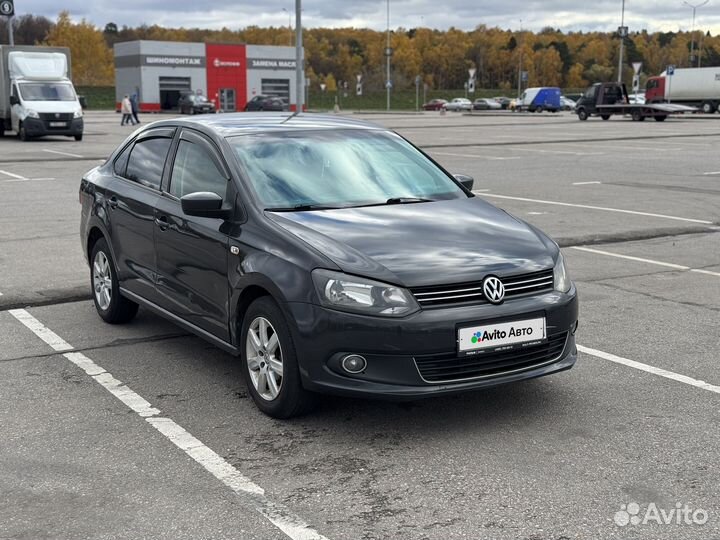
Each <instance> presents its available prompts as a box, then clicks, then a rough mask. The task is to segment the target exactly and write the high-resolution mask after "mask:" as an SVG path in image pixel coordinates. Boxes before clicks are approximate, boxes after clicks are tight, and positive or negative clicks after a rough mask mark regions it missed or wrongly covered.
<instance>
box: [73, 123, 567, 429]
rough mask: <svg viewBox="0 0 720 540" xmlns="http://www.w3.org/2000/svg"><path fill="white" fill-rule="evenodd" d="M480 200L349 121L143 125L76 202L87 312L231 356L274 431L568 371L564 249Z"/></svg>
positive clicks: (467, 181) (427, 162)
mask: <svg viewBox="0 0 720 540" xmlns="http://www.w3.org/2000/svg"><path fill="white" fill-rule="evenodd" d="M472 185H473V180H472V178H470V177H466V176H461V175H456V176H453V175H451V174H450V173H448V172H447V171H445V170H444V169H442V168H441V167H440V165H438V164H437V163H435V162H434V161H432V160H431V159H429V158H428V157H426V156H425V155H424V154H423V153H422V152H421V151H420V150H418V149H417V148H416V147H415V146H413V145H412V144H411V143H410V142H408V141H407V140H406V139H404V138H403V137H401V136H400V135H398V134H396V133H393V132H391V131H388V130H387V129H385V128H382V127H380V126H378V125H375V124H369V123H366V122H362V121H358V120H352V119H349V118H345V117H333V116H321V115H307V114H300V115H284V114H267V113H261V114H232V113H230V114H223V115H205V116H196V117H178V118H171V119H167V120H161V121H158V122H154V123H152V124H150V125H148V126H145V127H143V128H141V129H139V130H138V131H137V132H135V133H134V134H133V135H132V136H131V137H130V138H129V139H128V140H126V141H125V142H123V143H122V144H121V145H120V146H119V147H118V148H117V149H116V150H115V151H114V152H113V153H112V155H111V156H110V158H109V159H108V160H107V161H106V162H105V163H104V164H102V165H99V166H97V167H95V168H94V169H92V170H91V171H89V172H88V173H86V174H85V175H84V176H83V179H82V182H81V184H80V202H81V217H80V234H81V242H82V246H83V247H84V251H85V256H86V258H87V259H88V262H89V266H90V282H91V290H92V291H93V293H92V296H93V300H94V303H95V308H96V310H97V313H98V315H99V316H100V317H101V318H102V319H103V320H104V321H106V322H108V323H113V324H116V323H123V322H128V321H130V320H131V319H132V318H133V317H134V316H135V314H136V313H137V311H138V306H143V308H144V309H147V310H149V311H151V312H154V313H156V314H157V315H159V316H161V317H165V318H167V319H169V320H171V321H173V322H174V323H176V324H177V325H178V326H180V327H182V328H183V329H185V330H186V331H189V332H192V333H195V334H197V335H198V336H200V337H202V338H204V339H206V340H207V341H209V342H211V343H213V344H214V345H216V346H218V347H219V348H221V349H223V350H225V351H227V352H229V353H230V354H233V355H237V356H239V358H240V369H241V371H242V372H243V375H244V379H245V381H246V383H247V386H248V393H249V394H250V396H251V397H252V399H253V401H254V402H255V404H256V405H257V406H258V408H259V409H260V410H262V411H263V412H265V413H266V414H268V415H270V416H273V417H277V418H287V417H290V416H293V415H297V414H300V413H301V412H303V411H305V410H307V408H309V406H310V404H311V403H312V401H313V396H314V394H315V393H331V394H339V395H345V396H360V397H361V396H365V397H380V398H388V399H417V398H421V397H430V396H439V395H446V394H454V393H459V392H466V391H468V390H473V389H479V388H483V387H487V386H491V385H496V384H500V383H508V382H514V381H518V380H521V379H530V378H534V377H539V376H543V375H548V374H551V373H556V372H559V371H563V370H566V369H569V368H570V367H572V366H573V364H574V363H575V361H576V358H577V348H576V345H575V331H576V329H577V321H578V299H577V293H576V289H575V286H574V284H573V283H572V282H571V280H570V278H569V276H568V272H567V269H566V267H565V263H564V261H563V256H562V254H561V252H560V249H559V248H558V245H557V244H556V243H555V242H553V241H552V240H551V239H550V238H549V237H547V236H546V235H545V234H543V233H542V232H540V231H539V230H538V229H537V228H536V227H535V226H533V225H530V224H528V223H526V222H525V221H523V220H522V219H520V218H518V217H514V216H511V215H510V214H508V213H507V212H505V211H504V210H500V209H498V208H496V207H495V206H493V205H492V204H490V203H489V202H487V201H486V200H484V199H482V198H481V197H480V196H477V195H475V194H474V193H473V192H472V191H471V189H472ZM460 224H462V226H459V225H460ZM388 231H392V233H393V234H388ZM201 366H202V358H199V359H198V367H201Z"/></svg>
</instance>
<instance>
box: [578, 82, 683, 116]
mask: <svg viewBox="0 0 720 540" xmlns="http://www.w3.org/2000/svg"><path fill="white" fill-rule="evenodd" d="M696 111H697V109H696V108H695V107H688V106H687V105H675V104H673V103H630V100H629V98H628V93H627V88H626V87H625V85H624V84H622V83H596V84H593V85H592V86H591V87H590V88H588V89H587V90H586V91H585V93H584V94H583V96H582V97H581V98H580V99H579V100H578V102H577V104H576V105H575V113H576V114H577V115H578V118H579V119H580V120H587V119H588V118H590V117H591V116H599V117H600V118H602V119H603V120H609V119H610V117H611V116H613V115H618V114H621V115H630V117H631V118H632V119H633V121H635V122H642V121H643V120H645V118H654V119H655V120H656V121H657V122H662V121H663V120H665V119H666V118H667V117H668V115H671V114H684V113H691V112H696Z"/></svg>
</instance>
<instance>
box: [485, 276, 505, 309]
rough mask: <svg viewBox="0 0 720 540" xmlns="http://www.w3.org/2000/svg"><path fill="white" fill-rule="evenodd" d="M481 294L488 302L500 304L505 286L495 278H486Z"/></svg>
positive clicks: (503, 296)
mask: <svg viewBox="0 0 720 540" xmlns="http://www.w3.org/2000/svg"><path fill="white" fill-rule="evenodd" d="M483 294H484V295H485V298H487V299H488V302H491V303H493V304H501V303H502V301H503V299H504V298H505V285H503V282H502V281H500V279H499V278H496V277H495V276H488V277H486V278H485V280H484V281H483Z"/></svg>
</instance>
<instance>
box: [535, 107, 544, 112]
mask: <svg viewBox="0 0 720 540" xmlns="http://www.w3.org/2000/svg"><path fill="white" fill-rule="evenodd" d="M543 110H544V109H543V108H542V107H537V108H536V109H535V112H536V113H541V112H543Z"/></svg>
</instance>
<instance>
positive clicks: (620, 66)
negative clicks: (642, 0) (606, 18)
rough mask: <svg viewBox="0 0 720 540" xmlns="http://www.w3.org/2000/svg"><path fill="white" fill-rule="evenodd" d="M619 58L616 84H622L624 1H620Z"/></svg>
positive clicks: (625, 34) (624, 31) (624, 30)
mask: <svg viewBox="0 0 720 540" xmlns="http://www.w3.org/2000/svg"><path fill="white" fill-rule="evenodd" d="M618 33H619V34H620V56H619V58H618V82H619V83H622V76H623V56H624V53H625V36H627V28H625V0H622V15H621V16H620V28H618Z"/></svg>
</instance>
